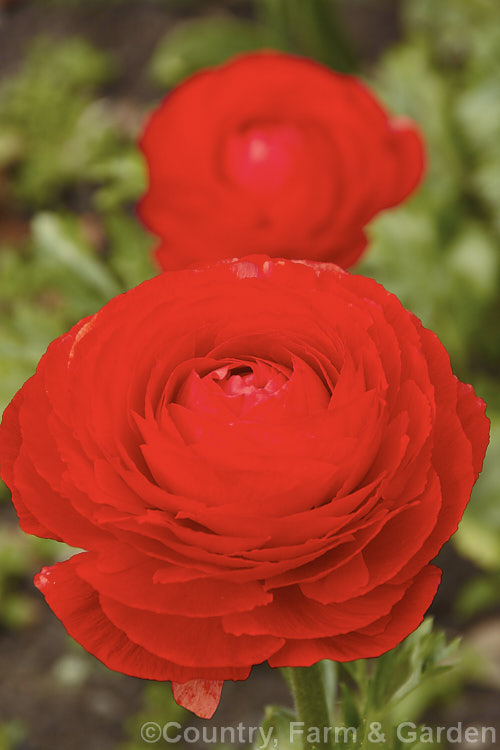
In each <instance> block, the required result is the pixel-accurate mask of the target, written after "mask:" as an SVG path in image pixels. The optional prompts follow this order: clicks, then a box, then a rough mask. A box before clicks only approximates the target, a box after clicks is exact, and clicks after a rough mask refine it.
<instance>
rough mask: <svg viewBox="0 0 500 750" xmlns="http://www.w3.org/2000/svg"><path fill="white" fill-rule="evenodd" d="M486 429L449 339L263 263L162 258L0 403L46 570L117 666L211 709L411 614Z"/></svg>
mask: <svg viewBox="0 0 500 750" xmlns="http://www.w3.org/2000/svg"><path fill="white" fill-rule="evenodd" d="M487 441H488V420H487V418H486V417H485V415H484V403H483V402H482V401H481V400H480V399H478V398H476V396H475V395H474V391H473V390H472V387H471V386H469V385H464V384H463V383H461V382H460V381H458V380H457V379H456V378H455V377H454V375H453V374H452V371H451V369H450V363H449V359H448V356H447V354H446V352H445V350H444V348H443V346H442V345H441V344H440V342H439V341H438V339H437V338H436V336H435V335H434V334H432V333H430V332H429V331H428V330H426V329H425V328H423V327H422V325H421V324H420V323H419V321H418V320H417V319H416V318H415V317H414V316H413V315H411V314H410V313H409V312H407V311H406V310H405V309H404V308H403V307H402V306H401V304H400V303H399V302H398V300H397V299H396V298H395V297H394V296H393V295H391V294H389V293H388V292H387V291H385V290H384V289H383V287H381V286H379V285H378V284H376V283H375V282H374V281H372V280H371V279H367V278H364V277H361V276H351V275H350V274H348V273H346V272H344V271H342V270H341V269H339V268H338V267H336V266H333V265H326V264H314V263H310V264H308V263H304V262H302V263H299V262H293V261H285V260H276V261H273V260H270V259H268V258H265V257H258V256H255V257H253V258H247V259H246V260H243V261H227V262H223V263H218V264H216V265H214V266H212V267H206V268H200V269H194V270H187V271H179V272H171V273H165V274H161V275H160V276H158V277H157V278H155V279H152V280H150V281H147V282H145V283H144V284H142V285H141V286H139V287H137V288H135V289H133V290H132V291H130V292H128V293H126V294H124V295H121V296H119V297H117V298H116V299H113V300H112V301H111V302H109V303H108V304H107V305H106V306H105V307H104V308H103V309H102V310H101V311H100V312H98V313H97V314H96V315H94V316H93V317H90V318H87V319H86V320H84V321H82V322H80V323H79V324H78V325H76V326H75V327H74V328H73V329H72V330H71V331H70V332H69V333H67V334H66V335H64V336H62V337H61V338H59V339H57V340H56V341H55V342H54V343H53V344H52V345H51V346H50V347H49V349H48V351H47V353H46V354H45V355H44V357H43V358H42V360H41V362H40V365H39V367H38V370H37V372H36V374H35V375H34V376H33V377H32V378H31V379H30V380H28V382H27V383H26V384H25V385H24V387H23V388H22V389H21V390H20V391H19V393H18V394H17V396H16V397H15V398H14V400H13V401H12V403H11V405H10V406H9V407H8V408H7V410H6V412H5V415H4V419H3V422H2V426H1V428H0V456H1V473H2V477H3V478H4V480H5V481H6V483H7V484H8V485H9V486H10V487H11V489H12V493H13V500H14V503H15V505H16V508H17V512H18V514H19V518H20V522H21V525H22V527H23V528H24V530H25V531H27V532H28V533H31V534H36V535H38V536H42V537H51V538H54V539H60V540H64V541H65V542H67V543H68V544H70V545H73V546H75V547H79V548H83V549H84V550H86V551H84V552H82V553H80V554H76V555H75V556H74V557H72V558H71V559H70V560H67V561H66V562H63V563H58V564H56V565H54V566H53V567H51V568H45V569H44V570H42V572H41V573H40V574H39V575H38V577H37V581H36V582H37V585H38V587H39V588H40V590H41V591H42V592H43V594H44V595H45V597H46V599H47V601H48V603H49V605H50V606H51V607H52V609H53V610H54V612H55V613H56V615H57V616H58V617H59V618H60V619H61V620H62V621H63V623H64V625H65V627H66V628H67V630H68V632H69V633H70V634H71V635H72V636H73V637H74V638H75V639H76V640H77V641H79V642H80V643H81V644H82V645H83V646H84V647H85V648H86V649H87V650H88V651H90V652H91V653H93V654H94V655H95V656H97V657H98V658H99V659H101V660H102V661H103V662H104V663H105V664H106V665H107V666H108V667H110V668H112V669H115V670H118V671H121V672H125V673H127V674H130V675H136V676H138V677H144V678H150V679H156V680H171V681H172V682H173V683H175V684H174V694H175V696H176V698H177V700H179V701H180V702H182V703H183V704H188V705H189V707H190V708H194V709H195V710H196V711H197V712H198V713H199V714H200V715H203V716H209V715H211V713H212V712H213V711H214V710H215V706H216V705H217V701H218V696H219V693H220V688H221V685H222V681H223V680H242V679H245V678H246V677H247V675H248V674H249V671H250V669H251V667H252V665H253V664H257V663H259V662H263V661H265V660H267V661H268V662H269V664H270V665H271V666H275V667H278V666H283V665H288V666H306V665H310V664H313V663H314V662H316V661H318V660H319V659H324V658H331V659H336V660H340V661H345V660H350V659H358V658H361V657H370V656H377V655H378V654H381V653H383V652H385V651H387V650H388V649H391V648H392V647H393V646H395V645H396V644H397V643H398V642H399V641H401V640H402V639H403V638H404V637H405V636H406V635H408V633H410V632H411V631H412V630H413V629H414V628H416V627H417V625H418V624H419V622H420V621H421V620H422V617H423V614H424V612H425V611H426V609H427V607H428V606H429V604H430V602H431V600H432V598H433V596H434V593H435V591H436V588H437V586H438V582H439V577H440V571H439V570H438V569H437V568H435V567H433V566H432V565H429V561H430V560H432V558H433V557H434V556H435V555H436V553H437V552H438V550H439V549H440V547H441V546H442V544H443V543H444V542H445V541H446V540H447V539H448V537H449V536H450V534H452V533H453V532H454V531H455V529H456V527H457V524H458V521H459V519H460V517H461V515H462V512H463V510H464V507H465V505H466V503H467V501H468V499H469V495H470V491H471V488H472V485H473V484H474V481H475V479H476V477H477V475H478V472H479V471H480V468H481V464H482V460H483V455H484V452H485V449H486V445H487Z"/></svg>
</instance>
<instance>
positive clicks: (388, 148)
mask: <svg viewBox="0 0 500 750" xmlns="http://www.w3.org/2000/svg"><path fill="white" fill-rule="evenodd" d="M141 147H142V149H143V151H144V154H145V156H146V159H147V163H148V168H149V189H148V191H147V193H146V195H145V197H144V198H143V200H142V202H141V203H140V206H139V213H140V216H141V218H142V219H143V220H144V222H145V224H146V225H147V226H148V227H149V228H150V229H151V230H152V231H153V232H154V233H155V234H157V235H158V237H159V238H160V244H159V246H158V247H157V250H156V258H157V260H158V263H159V264H160V266H161V267H162V268H163V269H166V270H171V269H175V268H182V267H185V266H187V265H189V264H190V263H192V262H194V261H200V260H202V261H211V260H216V259H219V258H221V257H225V248H227V247H228V246H229V247H231V248H232V250H233V254H234V255H238V256H239V257H241V256H244V255H248V254H249V253H267V254H268V255H273V256H278V257H279V256H286V257H291V258H298V259H301V258H309V259H311V260H321V261H324V260H328V261H333V262H335V263H337V264H338V265H340V266H342V267H344V268H347V267H348V266H350V265H352V264H353V263H354V262H355V261H356V260H357V259H358V258H359V256H360V254H361V253H362V251H363V249H364V248H365V246H366V238H365V234H364V227H365V225H366V224H367V223H368V222H369V221H370V219H372V218H373V217H374V216H375V214H377V213H378V212H379V211H381V210H382V209H384V208H388V207H390V206H394V205H396V204H397V203H399V202H400V201H402V200H403V199H404V198H406V196H407V195H408V194H409V193H411V191H412V190H413V189H414V188H415V186H416V185H417V183H418V182H419V180H420V178H421V176H422V172H423V164H424V156H423V146H422V142H421V139H420V136H419V134H418V132H417V130H416V128H415V126H414V125H413V124H412V123H411V122H409V121H408V120H407V119H403V118H390V117H389V116H388V115H387V113H386V112H385V111H384V110H383V109H382V107H381V106H380V104H379V103H378V102H377V100H376V99H375V98H374V96H373V95H372V94H371V93H370V91H369V90H368V88H367V87H366V86H365V85H364V84H363V83H362V82H361V81H359V80H358V79H356V78H353V77H351V76H346V75H341V74H339V73H334V72H333V71H331V70H329V69H328V68H326V67H323V66H322V65H319V64H318V63H315V62H313V61H312V60H307V59H303V58H299V57H294V56H292V55H285V54H281V53H276V52H266V53H255V54H251V55H245V56H242V57H239V58H237V59H235V60H233V61H231V62H229V63H228V64H226V65H223V66H221V67H219V68H215V69H212V70H206V71H203V72H202V73H199V74H197V75H195V76H193V77H192V78H190V79H189V80H188V81H187V82H185V83H183V84H182V85H181V86H179V87H178V88H177V89H176V90H175V91H174V92H173V93H171V94H169V95H168V97H167V98H166V99H165V101H164V102H163V103H162V104H161V105H160V107H159V108H158V109H157V110H156V111H155V112H154V113H153V116H152V118H151V120H150V121H149V123H148V125H147V127H146V129H145V132H144V135H143V137H142V139H141Z"/></svg>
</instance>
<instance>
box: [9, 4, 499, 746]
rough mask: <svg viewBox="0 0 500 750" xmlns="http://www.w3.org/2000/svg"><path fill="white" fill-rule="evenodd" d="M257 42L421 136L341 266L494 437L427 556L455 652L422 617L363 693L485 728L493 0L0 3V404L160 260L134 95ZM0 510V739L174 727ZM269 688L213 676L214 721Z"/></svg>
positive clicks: (494, 189) (440, 618) (491, 552)
mask: <svg viewBox="0 0 500 750" xmlns="http://www.w3.org/2000/svg"><path fill="white" fill-rule="evenodd" d="M262 47H273V48H276V49H281V50H286V51H289V52H294V53H299V54H303V55H306V56H310V57H312V58H314V59H317V60H320V61H321V62H323V63H325V64H327V65H330V66H331V67H332V68H334V69H336V70H340V71H352V72H356V73H357V74H360V75H362V76H363V77H364V78H365V79H366V80H367V81H368V83H369V84H370V85H371V86H373V87H374V88H375V90H376V91H377V94H378V96H379V97H380V98H381V100H382V101H383V102H384V103H385V105H386V106H387V107H388V108H389V109H390V110H391V111H393V112H395V113H397V114H407V115H409V116H410V117H412V118H413V119H414V120H415V121H416V122H417V123H418V124H419V125H420V127H421V129H422V130H423V132H424V134H425V137H426V141H427V148H428V152H429V170H428V175H427V178H426V181H425V182H424V183H423V185H422V186H421V188H420V190H419V191H418V193H417V194H416V195H415V197H413V198H412V199H411V201H409V202H408V203H406V204H405V205H404V206H402V207H400V208H398V209H394V210H392V211H391V212H390V213H387V214H385V215H383V216H381V217H380V218H378V219H377V220H376V221H375V222H373V224H372V225H371V226H370V230H369V234H370V238H371V242H372V246H371V249H370V250H369V251H368V253H367V254H366V256H365V259H364V261H363V263H362V265H361V266H360V267H358V268H357V269H356V271H359V272H361V273H364V274H366V275H370V276H374V277H376V278H377V279H378V280H379V281H381V282H382V283H383V284H384V285H385V286H386V287H387V288H388V289H390V290H391V291H393V292H395V293H396V294H397V295H398V296H399V297H400V298H401V301H402V302H403V304H404V305H405V306H407V307H409V308H410V309H411V310H413V311H414V312H415V313H416V314H417V315H418V316H419V317H421V318H422V320H423V322H424V324H425V325H426V326H428V327H430V328H432V329H433V330H435V331H436V333H438V335H439V336H440V338H441V339H442V341H443V343H444V344H445V345H446V347H447V348H448V351H449V352H450V355H451V358H452V362H453V366H454V368H455V371H456V373H457V375H458V376H459V377H460V378H461V379H462V380H464V381H468V382H472V383H473V384H474V386H475V388H476V391H477V392H478V394H479V395H481V396H482V397H483V398H484V399H485V400H486V401H487V402H488V404H489V416H490V418H491V420H492V442H491V446H490V449H489V452H488V455H487V458H486V464H485V469H484V472H483V476H482V478H481V480H480V481H479V482H478V486H477V488H476V489H475V491H474V494H473V498H472V501H471V503H470V504H469V507H468V510H467V512H466V515H465V517H464V520H463V522H462V524H461V527H460V530H459V532H458V534H457V535H456V537H455V539H454V542H453V543H452V544H449V545H448V546H447V548H446V550H445V551H444V552H443V553H442V555H441V556H440V559H439V561H438V562H439V564H440V565H441V567H443V569H444V577H443V584H442V586H441V589H440V593H439V596H438V598H437V600H436V601H435V603H434V605H433V610H432V612H433V614H434V616H435V620H436V623H437V625H438V626H439V627H440V628H441V629H444V630H445V631H446V632H447V635H448V637H453V636H454V635H456V634H460V635H462V636H463V642H462V645H461V646H457V645H456V644H455V645H453V648H451V647H449V646H447V645H446V642H445V639H444V636H442V635H441V634H440V633H432V632H431V630H430V625H429V623H426V624H425V626H424V627H423V628H422V629H420V630H419V631H418V632H417V633H416V634H415V635H414V636H412V638H411V639H409V640H408V641H407V642H406V643H405V644H403V646H402V647H400V648H399V649H397V650H396V651H394V652H391V654H388V655H387V656H386V657H384V658H383V659H382V660H380V666H377V670H378V671H377V674H376V679H377V682H376V684H377V691H378V699H377V700H378V701H379V704H380V706H381V707H382V706H383V707H384V710H385V711H387V712H389V711H390V712H392V713H391V717H392V720H396V719H401V720H403V719H404V720H410V721H412V720H416V721H420V720H425V721H426V722H427V723H432V722H435V723H437V724H447V725H449V724H452V723H456V722H457V721H459V720H461V721H463V722H466V723H469V724H476V725H481V724H485V725H490V726H491V725H493V726H496V727H497V733H498V732H500V717H499V714H498V699H499V697H500V498H499V494H500V489H499V487H500V469H499V466H500V417H499V415H500V382H499V375H500V341H499V338H498V325H499V318H500V297H499V287H500V284H499V276H500V268H499V262H500V6H499V5H498V1H497V0H439V3H436V1H435V0H399V1H398V0H337V1H336V2H334V0H311V1H310V2H305V1H304V0H226V1H225V2H224V1H222V0H220V1H219V2H218V1H217V0H140V1H139V0H99V2H97V0H95V1H94V0H7V2H6V0H3V2H0V411H3V408H4V406H5V405H6V404H7V402H8V401H9V400H10V398H11V397H12V395H13V394H14V392H15V391H16V390H17V389H18V388H19V387H20V385H21V384H22V382H23V381H24V380H25V379H26V378H27V377H29V376H30V375H31V374H32V373H33V371H34V368H35V366H36V363H37V361H38V360H39V358H40V356H41V354H42V353H43V351H44V350H45V348H46V346H47V344H48V343H49V342H50V341H51V340H52V339H53V338H55V337H56V336H58V335H60V334H61V333H62V332H63V331H64V330H67V329H68V328H69V326H70V325H72V324H73V323H74V322H75V321H76V320H78V319H79V318H81V317H83V316H84V315H87V314H89V313H92V312H94V311H95V310H96V309H98V308H99V307H100V306H101V305H102V304H103V303H104V302H105V301H106V300H107V299H109V298H110V297H111V296H113V295H115V294H117V293H118V292H120V291H122V290H124V289H127V288H129V287H131V286H133V285H135V284H136V283H138V281H140V280H141V279H145V278H147V277H149V276H151V275H153V274H154V273H155V270H154V268H153V267H152V265H151V263H150V260H149V250H150V247H151V237H149V236H148V235H147V234H146V233H145V231H144V230H143V229H142V228H141V226H140V225H139V223H138V221H137V219H136V217H135V208H134V207H135V203H136V200H137V198H138V197H139V196H140V194H141V193H142V191H143V190H144V185H145V170H144V164H143V162H142V158H141V156H140V154H139V152H138V149H137V148H136V138H137V134H138V133H139V132H140V129H141V127H142V123H143V122H144V120H145V117H146V114H147V112H148V110H150V109H151V107H152V106H154V105H156V104H157V103H158V102H159V100H160V99H161V98H162V96H163V95H164V94H165V91H166V90H167V89H168V88H170V87H171V86H173V85H175V84H177V83H178V82H180V81H181V80H183V79H184V78H185V77H186V76H188V75H190V74H191V73H193V72H195V71H196V70H198V69H200V68H202V67H204V66H206V65H211V64H214V63H219V62H221V61H223V60H225V59H227V58H228V57H230V56H232V55H234V54H236V53H238V52H241V51H246V50H253V49H258V48H262ZM0 496H1V497H2V498H3V499H4V500H6V499H7V491H6V489H5V488H2V489H1V490H0ZM0 520H1V532H0V674H1V675H2V677H1V681H0V750H59V749H61V750H63V749H64V750H66V748H68V747H71V748H72V750H80V748H81V749H82V750H83V748H85V750H86V748H88V747H89V746H90V747H96V748H99V750H118V749H120V750H138V749H139V748H143V747H144V743H143V742H142V741H141V739H140V735H139V727H140V725H141V723H142V722H143V721H146V720H148V721H158V722H159V723H164V722H165V721H167V720H171V721H174V720H179V721H182V720H183V715H182V710H181V709H178V708H177V707H176V706H174V705H173V704H170V703H168V704H167V700H168V699H167V692H166V691H165V690H164V689H162V688H163V686H162V685H155V684H146V683H143V682H142V681H140V680H134V679H132V678H126V677H122V676H120V675H117V674H114V673H111V672H108V671H106V670H105V669H104V667H101V665H100V664H99V663H97V662H95V660H93V659H92V657H89V656H87V655H86V654H85V653H83V652H82V651H81V650H80V649H79V648H78V647H77V646H75V644H73V643H72V642H70V640H69V639H67V638H66V637H65V635H64V632H63V631H62V628H61V627H60V626H59V624H58V623H57V621H56V620H55V618H53V617H52V616H51V614H50V612H49V611H48V610H47V609H46V608H45V607H43V605H41V603H40V601H39V599H38V597H37V595H36V594H35V592H34V588H33V584H32V577H33V574H34V572H36V571H37V570H39V569H40V567H41V566H42V564H47V563H48V562H50V560H57V559H63V558H64V557H67V556H68V550H67V549H66V548H64V547H63V546H62V545H58V544H57V543H55V542H54V543H52V542H48V541H45V540H36V539H29V538H27V537H25V536H24V535H23V534H22V532H19V531H18V530H17V522H16V519H15V518H14V517H13V510H12V508H11V506H10V503H8V502H2V503H0ZM457 649H458V650H457ZM453 653H454V654H455V655H454V656H453ZM457 654H458V655H457ZM453 659H455V666H454V667H453V668H452V669H450V670H448V671H445V670H443V669H442V665H443V664H444V663H450V662H451V661H452V660H453ZM422 665H425V671H424V673H422ZM367 668H368V666H367V665H366V664H365V663H364V662H358V663H354V664H353V665H352V667H349V669H348V670H346V672H345V673H344V674H343V677H344V679H343V682H344V685H345V687H344V692H345V700H344V704H345V706H347V707H349V706H350V714H349V715H348V716H345V717H343V718H344V720H345V721H346V722H348V723H349V721H351V722H355V721H357V720H358V719H359V710H360V706H359V702H358V703H357V702H356V701H357V699H356V690H355V688H356V684H358V682H359V680H361V677H360V675H362V674H363V670H366V669H367ZM415 686H417V687H416V688H415ZM413 688H415V689H413ZM279 700H283V701H286V700H287V699H286V690H285V688H284V687H282V685H281V681H280V677H279V674H278V673H276V672H271V671H270V670H266V669H264V668H262V669H259V670H257V671H255V672H254V674H253V676H252V679H251V680H248V681H246V682H245V683H241V684H237V685H234V686H227V690H226V692H225V700H224V706H221V712H220V713H219V714H218V715H217V722H218V724H220V725H237V724H238V722H239V721H244V722H245V723H250V724H252V723H253V724H257V723H258V721H259V719H260V718H261V714H262V711H263V707H264V706H265V705H266V704H268V703H270V702H272V703H276V702H277V701H279ZM361 708H362V707H361ZM346 710H347V709H346ZM381 710H382V709H381ZM285 718H286V717H285ZM284 720H285V719H284V718H283V716H282V715H281V714H279V713H274V714H273V712H272V711H271V712H270V713H269V714H268V718H267V721H269V722H271V721H272V722H275V723H276V725H278V724H279V723H280V722H281V721H284ZM283 747H285V745H283Z"/></svg>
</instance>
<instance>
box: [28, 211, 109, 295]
mask: <svg viewBox="0 0 500 750" xmlns="http://www.w3.org/2000/svg"><path fill="white" fill-rule="evenodd" d="M32 227H33V238H34V241H35V243H36V245H37V247H38V248H39V249H40V250H41V251H42V252H43V253H44V254H45V256H46V257H47V258H48V259H50V261H51V262H53V263H54V264H55V265H62V266H65V267H66V268H67V269H69V270H70V271H71V272H72V273H74V274H75V275H76V276H77V277H78V278H80V279H81V280H82V281H83V282H85V283H87V284H88V285H89V286H91V287H92V288H93V289H95V290H96V291H97V292H99V293H100V294H101V295H102V297H103V298H104V299H105V300H107V299H108V298H109V297H113V296H115V295H116V294H119V293H120V291H121V289H120V286H119V285H118V283H117V282H116V280H115V279H114V277H113V276H112V275H111V274H110V272H109V271H108V269H107V268H106V266H105V265H104V264H103V263H102V262H100V261H99V260H98V259H97V258H96V257H95V256H92V254H91V253H90V252H89V251H88V249H87V248H85V246H84V244H83V243H82V241H81V238H78V237H77V236H76V234H75V233H74V232H73V231H71V228H70V227H68V225H67V224H66V223H65V222H64V221H63V219H62V218H61V217H60V216H57V215H56V214H51V213H40V214H38V215H37V216H36V217H35V218H34V219H33V223H32Z"/></svg>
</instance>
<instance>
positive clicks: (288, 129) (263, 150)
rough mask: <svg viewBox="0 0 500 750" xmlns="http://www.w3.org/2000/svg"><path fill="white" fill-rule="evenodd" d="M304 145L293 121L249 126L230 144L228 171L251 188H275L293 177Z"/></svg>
mask: <svg viewBox="0 0 500 750" xmlns="http://www.w3.org/2000/svg"><path fill="white" fill-rule="evenodd" d="M300 148H301V136H300V132H299V130H298V129H297V128H296V127H295V126H293V125H276V124H271V125H254V126H252V127H248V128H245V129H244V130H240V131H239V132H238V133H236V134H234V135H233V136H231V138H230V139H229V140H228V142H227V144H226V150H225V168H226V173H227V174H228V176H229V177H230V179H231V180H233V181H234V182H236V183H238V184H239V185H241V186H242V187H244V188H247V189H249V190H256V191H258V192H262V191H264V192H274V191H276V190H278V189H279V188H280V187H281V186H282V185H283V183H285V182H286V180H287V179H288V178H289V176H290V174H291V172H292V170H293V168H294V166H295V163H296V160H297V155H298V152H299V150H300Z"/></svg>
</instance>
